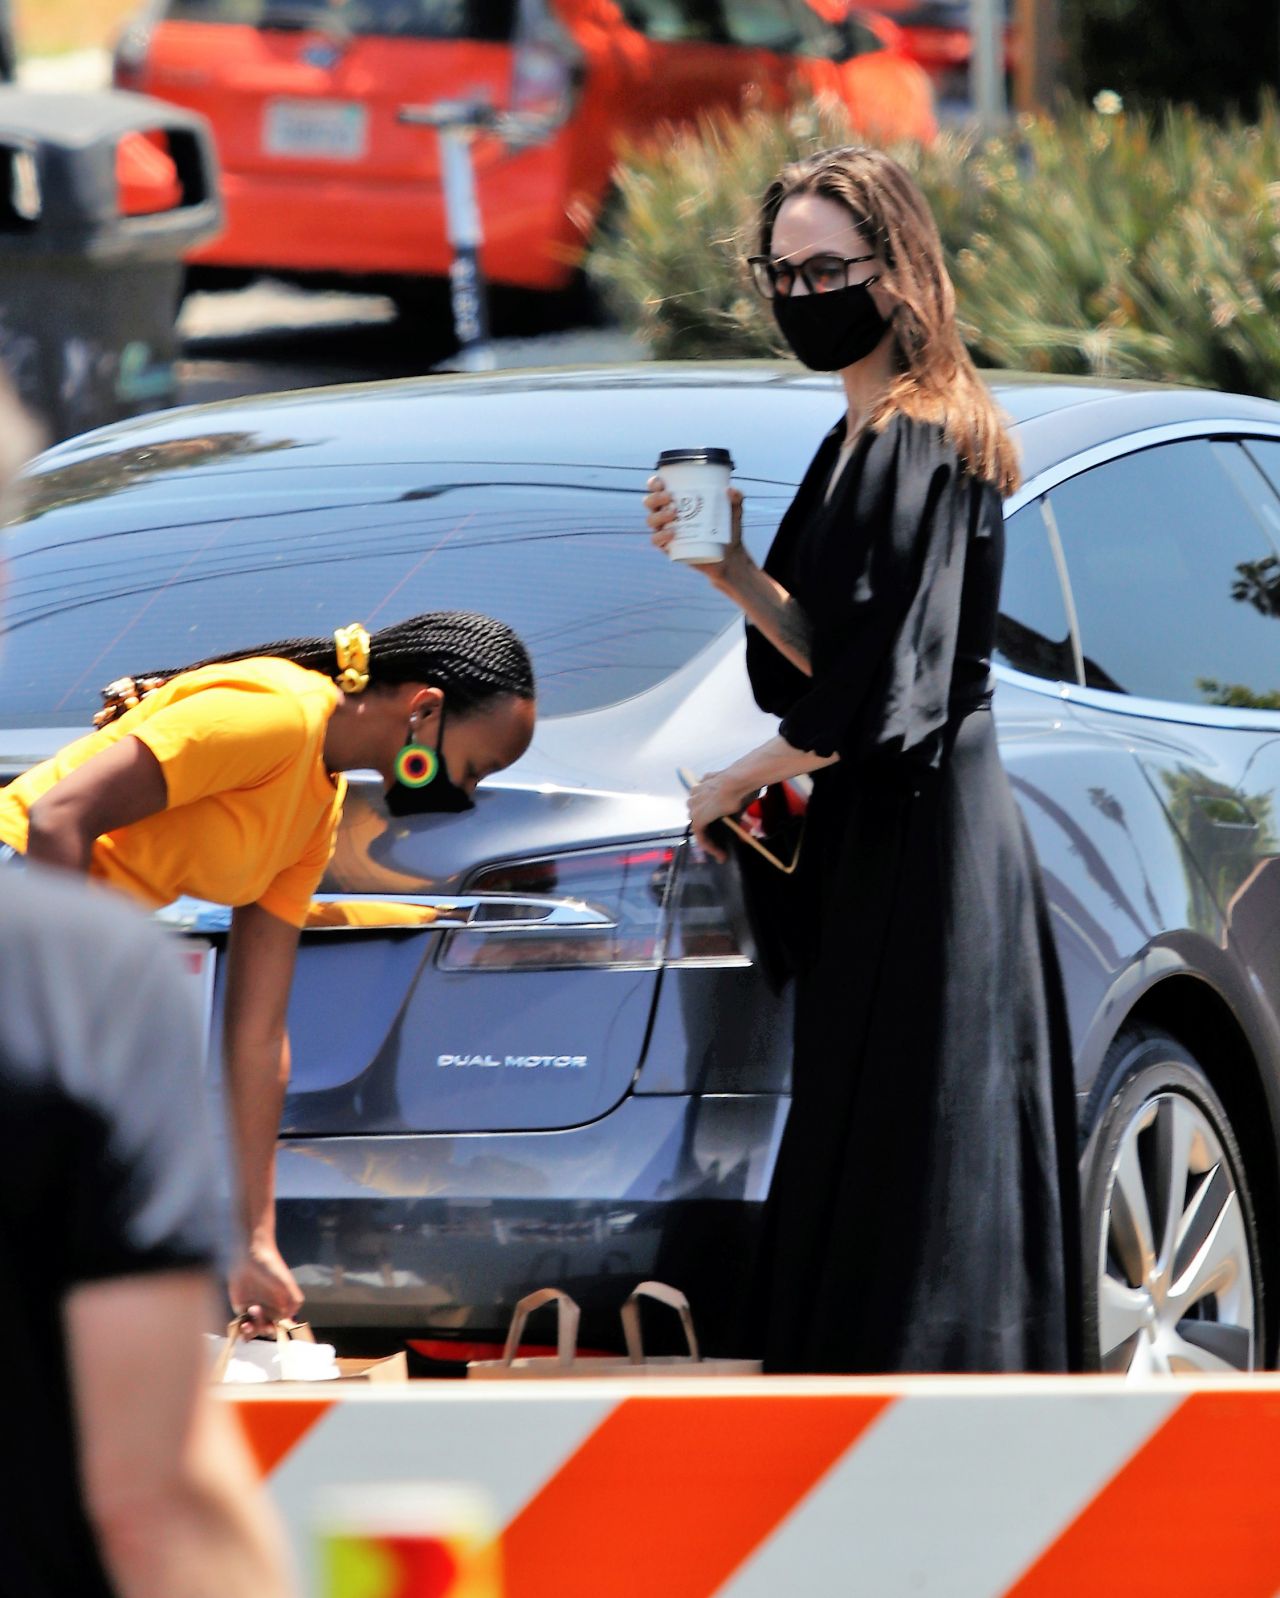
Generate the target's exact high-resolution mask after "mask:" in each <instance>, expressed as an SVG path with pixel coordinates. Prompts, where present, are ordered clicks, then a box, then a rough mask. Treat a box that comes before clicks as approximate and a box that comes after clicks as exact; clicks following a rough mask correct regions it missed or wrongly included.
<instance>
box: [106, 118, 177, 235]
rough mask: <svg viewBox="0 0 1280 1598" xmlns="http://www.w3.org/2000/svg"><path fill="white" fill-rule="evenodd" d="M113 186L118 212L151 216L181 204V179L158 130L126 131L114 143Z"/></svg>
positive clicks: (127, 214) (166, 144) (166, 141)
mask: <svg viewBox="0 0 1280 1598" xmlns="http://www.w3.org/2000/svg"><path fill="white" fill-rule="evenodd" d="M116 188H117V190H118V192H119V197H120V215H121V216H154V215H156V214H157V213H158V212H160V211H175V210H177V208H178V207H179V206H180V205H181V204H182V179H181V178H180V177H179V175H178V164H177V162H176V161H175V160H174V159H173V155H172V153H171V152H170V149H169V140H168V138H167V136H166V135H165V134H164V133H162V132H159V131H156V132H151V133H126V134H125V135H124V137H123V138H122V139H121V140H120V143H119V144H118V145H117V146H116Z"/></svg>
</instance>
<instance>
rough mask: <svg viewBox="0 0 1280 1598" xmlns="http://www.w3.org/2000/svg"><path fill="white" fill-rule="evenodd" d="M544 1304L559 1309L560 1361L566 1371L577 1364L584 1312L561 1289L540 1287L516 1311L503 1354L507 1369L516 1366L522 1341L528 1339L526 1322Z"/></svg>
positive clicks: (557, 1338) (558, 1343) (558, 1350)
mask: <svg viewBox="0 0 1280 1598" xmlns="http://www.w3.org/2000/svg"><path fill="white" fill-rule="evenodd" d="M544 1304H554V1305H555V1306H556V1359H557V1361H558V1363H559V1364H561V1365H563V1366H565V1368H566V1369H567V1368H568V1367H569V1366H570V1365H572V1364H573V1360H574V1355H575V1354H576V1353H577V1352H578V1321H579V1319H580V1313H581V1312H580V1311H579V1309H578V1306H577V1305H576V1304H575V1303H574V1301H573V1300H572V1299H571V1298H570V1297H569V1295H568V1293H562V1292H561V1291H560V1289H559V1288H558V1287H540V1288H539V1289H538V1291H537V1292H536V1293H529V1294H527V1295H526V1296H525V1297H524V1298H522V1299H521V1300H520V1302H519V1303H518V1304H517V1305H516V1307H515V1313H514V1314H513V1315H512V1317H511V1330H510V1331H509V1332H508V1333H507V1344H506V1347H505V1348H504V1349H503V1351H502V1363H503V1364H504V1365H511V1364H513V1363H514V1362H515V1357H516V1352H517V1350H518V1349H519V1347H520V1340H521V1338H522V1337H523V1336H524V1328H525V1322H526V1321H527V1320H528V1319H529V1317H530V1315H532V1314H533V1312H534V1310H536V1309H541V1308H542V1306H543V1305H544Z"/></svg>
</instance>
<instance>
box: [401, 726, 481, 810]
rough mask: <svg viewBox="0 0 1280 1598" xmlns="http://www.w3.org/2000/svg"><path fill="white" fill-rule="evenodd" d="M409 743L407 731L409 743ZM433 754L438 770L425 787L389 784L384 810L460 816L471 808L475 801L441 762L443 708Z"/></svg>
mask: <svg viewBox="0 0 1280 1598" xmlns="http://www.w3.org/2000/svg"><path fill="white" fill-rule="evenodd" d="M413 741H414V740H413V737H412V730H411V734H410V738H409V742H410V743H412V742H413ZM436 754H437V756H438V757H439V760H440V769H439V770H438V771H437V772H436V774H435V776H434V777H433V778H432V780H431V781H430V782H429V783H427V784H426V785H425V787H422V788H407V787H406V786H405V785H404V783H402V782H393V783H392V784H391V786H390V787H389V788H388V789H387V794H386V800H387V809H388V811H389V812H390V813H391V814H392V815H393V816H453V815H460V814H461V813H462V812H463V811H464V810H474V809H475V807H476V802H475V800H474V799H473V798H472V797H471V795H470V794H468V793H467V792H466V790H465V789H463V788H459V786H458V785H457V783H456V782H454V780H453V778H452V777H451V776H450V775H449V768H448V766H446V765H445V763H444V706H443V705H442V706H441V707H440V731H439V733H438V734H437V741H436Z"/></svg>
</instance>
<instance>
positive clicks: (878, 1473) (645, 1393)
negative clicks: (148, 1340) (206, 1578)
mask: <svg viewBox="0 0 1280 1598" xmlns="http://www.w3.org/2000/svg"><path fill="white" fill-rule="evenodd" d="M220 1398H221V1401H223V1402H227V1403H230V1404H232V1405H233V1407H234V1408H235V1410H236V1412H237V1414H238V1415H239V1417H240V1419H241V1421H242V1422H243V1425H244V1428H245V1431H246V1434H247V1436H248V1438H249V1441H250V1443H251V1445H252V1447H253V1450H254V1452H255V1454H256V1455H257V1458H258V1460H259V1463H260V1465H261V1467H262V1470H263V1472H264V1475H265V1477H266V1479H267V1482H268V1484H269V1486H270V1490H271V1492H272V1494H273V1496H274V1497H275V1499H276V1501H277V1503H278V1504H279V1506H280V1508H281V1509H282V1511H283V1512H284V1515H285V1517H286V1520H287V1522H288V1524H289V1525H290V1527H291V1528H292V1530H293V1532H294V1535H295V1537H296V1538H297V1539H298V1541H299V1545H300V1546H304V1545H305V1540H306V1537H307V1534H308V1531H309V1528H310V1525H311V1520H312V1515H313V1506H314V1502H315V1499H316V1495H317V1494H318V1493H319V1492H320V1491H321V1490H322V1489H324V1488H326V1487H332V1486H334V1485H340V1484H343V1483H348V1482H352V1481H358V1480H361V1479H363V1480H368V1481H379V1482H387V1481H406V1482H409V1481H418V1480H421V1479H423V1478H427V1479H439V1478H441V1477H445V1478H448V1479H450V1480H454V1481H458V1482H464V1483H473V1484H475V1485H476V1486H478V1487H479V1488H480V1489H481V1490H483V1491H484V1492H485V1493H486V1494H487V1495H488V1497H489V1498H490V1500H491V1501H492V1503H493V1505H494V1506H495V1509H496V1512H497V1517H498V1523H499V1524H500V1525H501V1526H502V1528H503V1536H502V1559H503V1564H504V1566H505V1572H506V1575H505V1581H506V1585H505V1595H506V1598H653V1595H654V1594H661V1595H662V1598H712V1595H713V1594H714V1595H716V1598H793V1595H794V1598H801V1595H803V1598H1083V1595H1092V1594H1098V1595H1102V1598H1157V1595H1158V1598H1184V1595H1185V1598H1191V1595H1193V1594H1194V1595H1195V1598H1204V1595H1206V1594H1211V1595H1213V1598H1274V1595H1276V1594H1280V1378H1277V1377H1273V1376H1253V1377H1241V1378H1227V1377H1224V1378H1220V1379H1214V1378H1208V1379H1198V1380H1190V1379H1185V1380H1184V1379H1180V1378H1169V1379H1166V1380H1162V1381H1158V1382H1157V1381H1151V1382H1147V1383H1138V1382H1122V1381H1120V1380H1119V1379H1118V1378H1114V1377H1062V1378H1052V1377H1045V1378H1036V1377H969V1378H946V1377H921V1378H910V1379H887V1378H886V1379H875V1380H872V1379H867V1380H862V1379H826V1378H785V1377H768V1378H759V1377H757V1378H754V1379H734V1378H731V1377H726V1378H710V1379H706V1380H699V1379H693V1378H684V1379H681V1380H679V1381H674V1380H673V1381H665V1382H664V1381H662V1380H655V1381H652V1382H648V1383H644V1384H639V1385H628V1384H625V1383H621V1382H609V1381H599V1382H589V1381H579V1382H572V1383H568V1382H566V1383H563V1384H562V1383H557V1382H551V1381H548V1382H540V1383H527V1384H512V1385H510V1386H508V1385H504V1384H501V1383H479V1384H475V1385H472V1384H470V1383H463V1382H457V1383H453V1382H441V1383H432V1382H426V1383H416V1384H410V1385H409V1386H408V1387H403V1386H402V1387H399V1388H395V1387H386V1388H383V1389H381V1390H379V1389H378V1388H376V1387H370V1388H345V1389H344V1390H343V1391H341V1392H340V1393H334V1392H326V1391H324V1389H323V1388H320V1387H314V1386H313V1387H311V1388H307V1389H298V1388H295V1389H293V1390H291V1391H286V1390H284V1389H283V1388H281V1387H269V1388H265V1389H264V1388H242V1389H239V1390H235V1391H224V1392H223V1393H221V1394H220Z"/></svg>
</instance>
